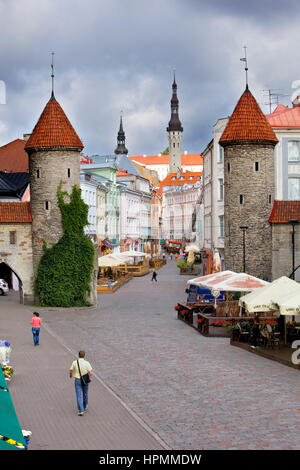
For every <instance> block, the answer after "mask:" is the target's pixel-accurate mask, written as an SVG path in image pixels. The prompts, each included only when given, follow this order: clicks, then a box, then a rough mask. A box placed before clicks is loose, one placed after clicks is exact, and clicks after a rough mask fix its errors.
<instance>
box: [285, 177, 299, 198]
mask: <svg viewBox="0 0 300 470" xmlns="http://www.w3.org/2000/svg"><path fill="white" fill-rule="evenodd" d="M288 199H289V201H299V200H300V178H289V181H288Z"/></svg>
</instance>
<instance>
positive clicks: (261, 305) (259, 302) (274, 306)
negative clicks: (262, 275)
mask: <svg viewBox="0 0 300 470" xmlns="http://www.w3.org/2000/svg"><path fill="white" fill-rule="evenodd" d="M294 292H298V294H300V286H299V284H298V283H297V282H296V281H293V280H292V279H289V278H288V277H286V276H282V277H280V278H278V279H276V280H275V281H273V282H271V283H270V284H268V285H266V286H264V287H261V288H260V289H256V290H255V291H254V292H251V293H250V294H247V295H244V296H243V297H241V298H240V300H239V305H240V306H243V307H244V308H245V310H246V312H268V311H276V310H278V309H279V308H278V306H280V304H281V299H284V298H285V299H286V300H287V296H288V298H289V297H290V295H291V294H292V293H294ZM290 315H292V313H290Z"/></svg>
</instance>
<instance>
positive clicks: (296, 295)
mask: <svg viewBox="0 0 300 470" xmlns="http://www.w3.org/2000/svg"><path fill="white" fill-rule="evenodd" d="M274 302H275V303H276V304H277V306H278V308H279V312H280V315H292V316H294V315H300V286H299V285H298V289H297V291H296V290H295V291H294V292H291V294H290V295H288V296H285V297H281V298H280V299H277V300H276V301H274Z"/></svg>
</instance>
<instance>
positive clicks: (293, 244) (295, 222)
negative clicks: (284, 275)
mask: <svg viewBox="0 0 300 470" xmlns="http://www.w3.org/2000/svg"><path fill="white" fill-rule="evenodd" d="M288 223H289V224H290V225H292V227H293V232H292V247H293V272H292V274H291V276H292V278H293V279H294V280H295V225H297V224H299V220H298V219H291V220H289V221H288Z"/></svg>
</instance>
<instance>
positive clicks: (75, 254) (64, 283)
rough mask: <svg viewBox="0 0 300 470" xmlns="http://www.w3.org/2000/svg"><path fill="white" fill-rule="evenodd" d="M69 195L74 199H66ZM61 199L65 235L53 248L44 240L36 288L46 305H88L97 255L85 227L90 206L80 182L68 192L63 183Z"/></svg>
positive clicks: (59, 198)
mask: <svg viewBox="0 0 300 470" xmlns="http://www.w3.org/2000/svg"><path fill="white" fill-rule="evenodd" d="M66 196H68V197H69V200H70V202H65V197H66ZM57 202H58V207H59V209H60V212H61V217H62V226H63V236H62V237H61V238H60V240H59V241H58V242H57V243H56V244H55V245H53V246H52V247H51V248H47V246H46V244H45V243H44V254H43V256H42V258H41V260H40V264H39V266H38V270H37V277H36V281H35V291H36V293H37V294H38V296H39V299H40V305H42V306H51V307H74V306H76V307H81V306H88V305H90V304H89V303H88V301H87V296H88V294H89V292H90V283H91V280H92V274H93V268H94V257H95V249H94V246H93V244H92V242H91V241H90V240H89V239H88V238H86V236H85V234H84V230H83V229H84V227H85V225H88V205H87V204H85V202H84V201H83V200H82V199H81V189H80V188H78V186H76V185H75V186H73V188H72V193H71V194H70V195H68V193H67V192H63V191H62V189H61V184H60V185H59V187H58V189H57Z"/></svg>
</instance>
